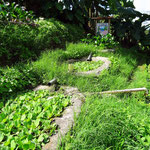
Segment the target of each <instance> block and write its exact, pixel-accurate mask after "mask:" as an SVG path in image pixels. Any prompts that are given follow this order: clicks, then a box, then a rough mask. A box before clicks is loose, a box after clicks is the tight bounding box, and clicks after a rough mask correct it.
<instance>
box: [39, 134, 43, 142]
mask: <svg viewBox="0 0 150 150" xmlns="http://www.w3.org/2000/svg"><path fill="white" fill-rule="evenodd" d="M43 140H44V136H43V134H41V135H40V136H39V138H38V142H42V141H43Z"/></svg>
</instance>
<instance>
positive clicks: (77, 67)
mask: <svg viewBox="0 0 150 150" xmlns="http://www.w3.org/2000/svg"><path fill="white" fill-rule="evenodd" d="M102 64H103V62H102V61H83V62H75V63H74V64H73V69H74V71H77V72H86V71H90V70H94V69H97V68H98V67H100V66H101V65H102Z"/></svg>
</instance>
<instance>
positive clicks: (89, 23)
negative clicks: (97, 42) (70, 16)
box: [88, 8, 92, 27]
mask: <svg viewBox="0 0 150 150" xmlns="http://www.w3.org/2000/svg"><path fill="white" fill-rule="evenodd" d="M91 18H92V12H91V8H89V19H91ZM88 26H89V27H91V22H90V20H89V21H88Z"/></svg>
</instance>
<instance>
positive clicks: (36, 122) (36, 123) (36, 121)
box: [34, 119, 40, 127]
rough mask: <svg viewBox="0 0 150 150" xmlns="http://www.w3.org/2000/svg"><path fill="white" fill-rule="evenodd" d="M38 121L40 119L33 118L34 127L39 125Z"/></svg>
mask: <svg viewBox="0 0 150 150" xmlns="http://www.w3.org/2000/svg"><path fill="white" fill-rule="evenodd" d="M39 123H40V119H37V120H35V122H34V124H35V126H36V127H37V126H38V125H39Z"/></svg>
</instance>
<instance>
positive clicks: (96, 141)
mask: <svg viewBox="0 0 150 150" xmlns="http://www.w3.org/2000/svg"><path fill="white" fill-rule="evenodd" d="M149 117H150V107H149V105H146V104H144V103H141V102H138V101H137V99H136V98H134V97H132V99H130V97H123V98H119V97H113V96H108V97H107V96H104V97H99V96H92V97H88V98H87V99H86V103H85V104H84V106H83V107H82V112H81V114H80V116H79V118H78V119H77V120H76V124H75V126H74V128H73V130H72V131H70V133H68V135H67V136H66V138H65V139H64V141H63V143H62V145H61V146H60V148H59V149H61V150H62V149H65V150H72V149H74V150H78V149H81V150H85V149H87V150H95V149H98V150H106V149H114V150H118V149H143V148H144V149H148V147H149V146H150V142H149V137H150V133H149Z"/></svg>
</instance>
